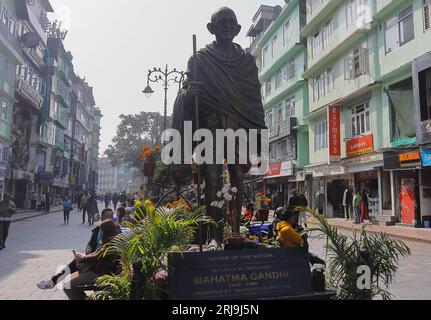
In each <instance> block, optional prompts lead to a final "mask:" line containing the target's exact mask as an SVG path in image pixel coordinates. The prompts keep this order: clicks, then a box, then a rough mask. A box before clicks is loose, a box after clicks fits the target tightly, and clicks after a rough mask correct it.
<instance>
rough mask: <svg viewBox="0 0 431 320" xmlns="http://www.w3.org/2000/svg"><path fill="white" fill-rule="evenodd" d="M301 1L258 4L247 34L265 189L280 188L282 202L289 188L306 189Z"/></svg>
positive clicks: (303, 41)
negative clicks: (262, 121)
mask: <svg viewBox="0 0 431 320" xmlns="http://www.w3.org/2000/svg"><path fill="white" fill-rule="evenodd" d="M305 14H306V7H305V3H304V2H303V1H298V0H292V1H287V2H286V4H285V6H284V8H281V7H280V6H276V7H269V6H261V7H260V8H259V10H258V12H257V13H256V15H255V16H254V19H253V25H252V27H251V28H250V29H249V31H248V36H250V37H252V38H253V39H254V41H253V42H252V44H251V47H250V51H251V53H252V54H253V55H254V56H255V57H256V61H257V64H258V68H259V78H260V81H261V83H262V96H263V102H264V109H265V113H266V124H267V127H268V129H269V131H270V136H269V142H270V159H269V160H270V166H269V170H268V174H267V176H266V177H265V184H264V189H265V190H266V192H268V193H269V194H274V193H275V192H279V193H280V194H282V195H283V203H284V204H286V203H287V200H288V197H289V194H290V192H291V191H292V190H293V189H297V188H298V189H300V190H301V191H302V192H304V191H305V174H304V168H305V166H306V165H307V164H308V161H309V159H308V158H309V157H308V152H309V150H308V149H309V148H308V125H306V123H305V122H304V116H305V115H306V114H307V113H308V86H307V81H306V80H305V79H304V78H303V77H302V74H303V73H304V71H305V68H306V65H307V59H306V58H307V52H306V42H305V39H303V38H301V36H300V30H301V29H302V28H303V27H304V26H305V22H306V21H305Z"/></svg>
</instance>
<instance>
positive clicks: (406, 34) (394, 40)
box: [385, 6, 415, 54]
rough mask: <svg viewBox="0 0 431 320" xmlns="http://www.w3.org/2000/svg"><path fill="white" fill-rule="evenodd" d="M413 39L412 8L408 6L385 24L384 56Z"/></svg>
mask: <svg viewBox="0 0 431 320" xmlns="http://www.w3.org/2000/svg"><path fill="white" fill-rule="evenodd" d="M414 37H415V32H414V23H413V7H412V6H410V7H408V8H407V9H405V10H403V11H402V12H401V13H399V14H398V15H396V16H394V17H392V18H391V19H389V20H388V21H386V23H385V45H386V54H388V53H390V52H392V51H395V50H396V49H398V48H399V47H401V46H403V45H404V44H406V43H407V42H409V41H411V40H413V39H414Z"/></svg>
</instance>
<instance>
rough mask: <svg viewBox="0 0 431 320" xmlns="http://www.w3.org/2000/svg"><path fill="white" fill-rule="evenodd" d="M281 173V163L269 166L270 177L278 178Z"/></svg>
mask: <svg viewBox="0 0 431 320" xmlns="http://www.w3.org/2000/svg"><path fill="white" fill-rule="evenodd" d="M280 173H281V163H276V164H270V165H269V166H268V174H267V176H268V177H271V176H278V175H279V174H280Z"/></svg>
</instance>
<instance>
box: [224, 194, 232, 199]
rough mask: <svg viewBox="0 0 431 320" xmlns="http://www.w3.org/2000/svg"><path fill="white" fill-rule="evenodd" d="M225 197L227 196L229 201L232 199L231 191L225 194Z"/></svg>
mask: <svg viewBox="0 0 431 320" xmlns="http://www.w3.org/2000/svg"><path fill="white" fill-rule="evenodd" d="M224 198H225V199H226V200H227V201H231V200H232V196H231V195H230V194H229V193H226V194H225V195H224Z"/></svg>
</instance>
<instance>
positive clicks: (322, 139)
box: [314, 120, 328, 151]
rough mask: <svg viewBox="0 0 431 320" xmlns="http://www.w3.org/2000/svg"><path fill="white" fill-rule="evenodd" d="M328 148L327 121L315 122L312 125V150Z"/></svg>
mask: <svg viewBox="0 0 431 320" xmlns="http://www.w3.org/2000/svg"><path fill="white" fill-rule="evenodd" d="M327 148H328V121H326V120H325V121H323V122H319V123H316V124H315V125H314V151H320V150H324V149H327Z"/></svg>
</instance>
